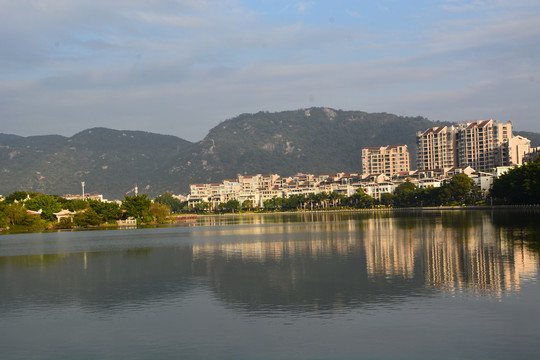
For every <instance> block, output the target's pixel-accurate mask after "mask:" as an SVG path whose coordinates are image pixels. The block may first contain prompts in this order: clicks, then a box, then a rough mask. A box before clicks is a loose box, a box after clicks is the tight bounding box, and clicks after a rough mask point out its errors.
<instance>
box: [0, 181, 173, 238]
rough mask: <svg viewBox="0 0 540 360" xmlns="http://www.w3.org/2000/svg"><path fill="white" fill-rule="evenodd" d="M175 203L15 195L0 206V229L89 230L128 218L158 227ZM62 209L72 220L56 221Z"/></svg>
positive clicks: (140, 198) (139, 197)
mask: <svg viewBox="0 0 540 360" xmlns="http://www.w3.org/2000/svg"><path fill="white" fill-rule="evenodd" d="M169 198H171V199H173V201H171V200H170V199H169ZM160 200H161V201H160ZM174 200H177V199H174V198H173V197H172V195H171V194H164V195H161V196H160V197H158V198H156V199H154V201H152V200H151V199H149V198H148V195H146V194H142V195H133V196H125V198H124V200H123V201H121V202H103V201H99V200H93V199H75V200H67V199H64V198H62V197H60V196H57V195H46V194H38V193H35V192H25V191H16V192H13V193H11V194H9V195H8V196H7V197H6V198H5V199H4V201H1V202H0V228H3V229H6V228H9V229H11V230H13V231H32V230H45V229H53V228H72V227H90V226H100V225H115V224H117V223H118V221H119V220H125V219H128V218H134V219H136V220H137V223H146V224H152V223H156V224H161V223H165V222H167V219H168V216H169V215H170V214H171V207H172V208H175V205H176V204H175V202H174ZM167 201H169V203H167ZM63 209H64V210H69V211H70V212H73V213H74V214H73V216H72V217H71V216H69V217H64V218H62V219H60V221H58V220H57V218H56V216H55V213H58V212H60V211H61V210H63Z"/></svg>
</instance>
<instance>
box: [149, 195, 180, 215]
mask: <svg viewBox="0 0 540 360" xmlns="http://www.w3.org/2000/svg"><path fill="white" fill-rule="evenodd" d="M154 203H159V204H164V205H167V206H168V207H169V209H171V211H172V212H173V213H177V212H180V211H181V210H182V209H183V208H184V207H185V205H186V202H185V201H180V200H178V199H177V198H175V197H174V196H173V195H172V194H171V193H170V192H166V193H163V194H161V195H159V196H157V197H156V198H155V199H154Z"/></svg>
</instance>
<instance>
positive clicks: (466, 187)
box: [448, 174, 476, 204]
mask: <svg viewBox="0 0 540 360" xmlns="http://www.w3.org/2000/svg"><path fill="white" fill-rule="evenodd" d="M475 186H476V184H475V183H474V181H473V180H472V179H471V178H470V177H468V176H467V175H465V174H457V175H454V177H452V180H450V183H449V184H448V189H449V190H450V199H451V200H453V201H455V202H457V203H459V204H464V203H469V202H471V200H472V197H471V192H472V191H473V189H474V187H475Z"/></svg>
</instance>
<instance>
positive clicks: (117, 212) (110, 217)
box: [88, 200, 122, 223]
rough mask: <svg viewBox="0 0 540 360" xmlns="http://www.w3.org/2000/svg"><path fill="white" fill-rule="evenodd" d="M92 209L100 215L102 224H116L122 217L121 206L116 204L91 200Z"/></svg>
mask: <svg viewBox="0 0 540 360" xmlns="http://www.w3.org/2000/svg"><path fill="white" fill-rule="evenodd" d="M88 203H89V205H90V207H91V208H92V209H93V210H94V211H95V212H96V214H98V216H99V217H100V219H101V222H103V223H105V222H111V221H112V222H114V221H116V220H118V219H120V217H121V216H122V210H121V209H120V205H119V204H117V203H115V202H105V201H99V200H89V201H88Z"/></svg>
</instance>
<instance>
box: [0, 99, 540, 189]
mask: <svg viewBox="0 0 540 360" xmlns="http://www.w3.org/2000/svg"><path fill="white" fill-rule="evenodd" d="M449 124H450V123H442V122H435V121H430V120H428V119H426V118H424V117H421V116H418V117H404V116H397V115H393V114H387V113H365V112H361V111H342V110H334V109H329V108H310V109H300V110H295V111H283V112H276V113H268V112H259V113H256V114H242V115H239V116H237V117H235V118H233V119H229V120H226V121H223V122H222V123H220V124H219V125H217V126H216V127H214V128H213V129H211V130H210V132H209V133H208V135H207V136H206V137H205V138H204V139H203V140H201V141H199V142H196V143H192V142H189V141H186V140H183V139H181V138H178V137H175V136H169V135H159V134H153V133H148V132H141V131H119V130H111V129H104V128H94V129H88V130H84V131H82V132H80V133H78V134H76V135H74V136H72V137H70V138H67V137H63V136H58V135H48V136H33V137H21V136H16V135H6V134H0V194H9V193H11V192H13V191H17V190H23V191H35V192H42V193H47V194H58V195H63V194H66V193H80V192H81V181H85V182H86V191H87V192H90V193H93V194H97V193H100V194H103V195H104V196H105V197H106V198H109V199H121V198H123V197H124V195H125V194H126V193H132V192H133V191H132V189H133V188H134V187H135V186H136V185H137V186H138V188H139V192H140V193H147V194H149V195H150V196H157V195H159V194H162V193H164V192H166V191H169V192H172V193H186V192H188V191H189V184H190V183H203V182H204V183H206V182H218V181H221V180H222V179H228V178H236V176H237V175H238V174H256V173H278V174H280V175H294V174H296V173H298V172H304V173H331V172H337V171H344V172H361V150H362V148H364V147H369V146H385V145H392V144H406V145H407V146H408V148H409V151H410V153H411V167H412V168H413V169H414V168H415V167H416V132H417V131H423V130H425V129H427V128H429V127H433V126H441V125H449ZM519 134H521V135H523V136H526V137H528V138H529V139H531V141H532V146H540V134H536V133H530V132H526V133H525V132H521V133H519Z"/></svg>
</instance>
